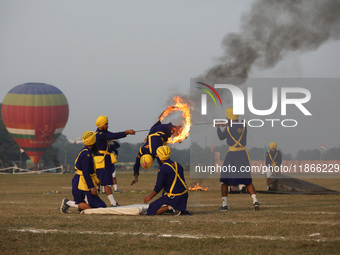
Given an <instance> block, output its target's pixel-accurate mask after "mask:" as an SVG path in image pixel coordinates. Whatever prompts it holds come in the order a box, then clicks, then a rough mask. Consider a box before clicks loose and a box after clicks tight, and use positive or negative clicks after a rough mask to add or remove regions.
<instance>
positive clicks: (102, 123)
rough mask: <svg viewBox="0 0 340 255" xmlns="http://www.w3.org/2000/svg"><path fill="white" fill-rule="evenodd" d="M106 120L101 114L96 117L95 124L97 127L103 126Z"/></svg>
mask: <svg viewBox="0 0 340 255" xmlns="http://www.w3.org/2000/svg"><path fill="white" fill-rule="evenodd" d="M107 122H108V119H107V117H106V116H103V115H100V116H99V117H98V118H97V121H96V125H97V127H101V126H104V125H105V124H106V123H107Z"/></svg>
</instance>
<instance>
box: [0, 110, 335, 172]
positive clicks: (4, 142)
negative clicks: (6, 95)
mask: <svg viewBox="0 0 340 255" xmlns="http://www.w3.org/2000/svg"><path fill="white" fill-rule="evenodd" d="M0 107H1V104H0ZM120 145H121V146H120V148H119V149H118V151H119V155H118V158H117V159H118V162H134V161H135V159H136V156H137V154H138V150H139V148H140V146H141V144H132V143H124V142H123V143H120ZM83 146H84V145H83V144H82V143H77V142H70V141H69V140H68V139H67V137H66V136H65V135H63V134H61V135H60V136H59V137H58V139H57V140H56V141H55V142H54V143H53V144H52V146H51V147H50V148H48V149H47V151H46V152H45V154H44V155H43V157H42V159H41V162H43V166H44V168H53V167H56V166H60V165H63V166H66V167H68V168H72V169H73V166H74V161H75V159H76V157H77V155H78V153H79V151H80V150H81V149H82V147H83ZM227 150H228V147H227V146H226V145H221V146H219V147H214V148H211V147H209V148H208V147H205V148H203V147H201V146H199V145H198V144H195V143H193V144H192V145H191V147H190V149H189V148H188V149H176V148H172V158H173V159H175V160H176V161H178V162H180V163H181V164H183V165H189V164H190V153H194V154H195V155H198V156H199V158H202V162H201V163H211V162H208V161H210V160H211V158H212V157H213V156H212V154H214V153H215V152H220V155H221V160H223V158H224V155H225V154H226V153H227ZM249 152H250V155H249V156H250V159H251V160H264V155H265V152H266V149H265V148H256V147H255V148H251V149H249ZM282 154H283V160H294V159H296V160H320V159H321V160H340V147H337V148H331V149H328V150H327V151H324V152H321V151H320V150H317V149H314V150H300V151H298V152H297V154H296V155H295V156H293V155H291V154H289V153H288V154H285V153H282ZM209 155H211V157H210V156H209ZM20 159H21V162H20ZM27 160H29V157H28V156H27V155H26V154H25V153H22V154H21V152H20V147H19V145H18V144H17V143H16V142H15V141H14V139H13V138H12V137H11V135H10V134H9V133H8V131H7V129H6V127H5V126H4V123H3V121H2V117H1V116H0V168H5V167H9V166H13V164H16V165H17V166H18V167H20V166H22V167H26V164H25V163H26V161H27ZM204 161H207V162H204Z"/></svg>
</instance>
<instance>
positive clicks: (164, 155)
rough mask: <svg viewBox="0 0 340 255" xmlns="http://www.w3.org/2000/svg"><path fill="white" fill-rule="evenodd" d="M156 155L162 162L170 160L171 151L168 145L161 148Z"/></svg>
mask: <svg viewBox="0 0 340 255" xmlns="http://www.w3.org/2000/svg"><path fill="white" fill-rule="evenodd" d="M156 153H157V155H158V157H159V159H160V160H167V159H169V158H170V155H171V150H170V147H169V146H167V145H163V146H159V147H158V149H157V150H156Z"/></svg>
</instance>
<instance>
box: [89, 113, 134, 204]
mask: <svg viewBox="0 0 340 255" xmlns="http://www.w3.org/2000/svg"><path fill="white" fill-rule="evenodd" d="M96 125H97V127H98V128H97V130H96V138H97V142H96V144H97V149H98V152H97V153H96V155H95V162H96V167H97V172H98V178H99V179H100V181H101V182H102V185H103V186H104V188H105V193H106V195H107V197H108V199H109V201H110V203H111V206H119V204H118V203H117V202H116V200H115V199H114V197H113V195H112V188H111V187H112V185H113V179H112V173H113V171H114V163H115V162H116V161H117V160H116V157H115V155H114V153H113V152H112V148H111V146H110V141H111V140H116V139H120V138H124V137H126V136H127V135H134V134H135V131H133V130H132V129H129V130H126V131H123V132H117V133H112V132H109V131H108V127H109V122H108V118H107V116H99V117H98V118H97V121H96Z"/></svg>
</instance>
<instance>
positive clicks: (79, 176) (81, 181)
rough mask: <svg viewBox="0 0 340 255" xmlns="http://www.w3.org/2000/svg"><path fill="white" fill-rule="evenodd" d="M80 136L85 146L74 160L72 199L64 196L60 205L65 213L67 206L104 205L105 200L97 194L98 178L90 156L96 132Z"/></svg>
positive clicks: (86, 207) (79, 207)
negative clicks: (74, 172) (74, 171)
mask: <svg viewBox="0 0 340 255" xmlns="http://www.w3.org/2000/svg"><path fill="white" fill-rule="evenodd" d="M82 138H83V142H84V144H85V147H84V148H83V149H82V150H81V151H80V152H79V154H78V156H77V158H76V160H75V170H76V174H75V176H74V177H73V179H72V194H73V197H74V201H69V200H68V199H66V198H64V199H63V201H62V204H61V207H60V211H61V212H62V213H67V210H68V208H69V207H75V208H77V209H79V210H85V209H89V208H99V207H106V204H105V202H104V201H103V200H101V199H100V197H99V196H98V192H97V185H98V184H99V183H100V180H99V179H98V178H97V175H96V167H95V164H94V161H93V156H92V149H94V147H95V143H96V134H95V133H94V132H93V131H87V132H85V133H84V134H83V137H82Z"/></svg>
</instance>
